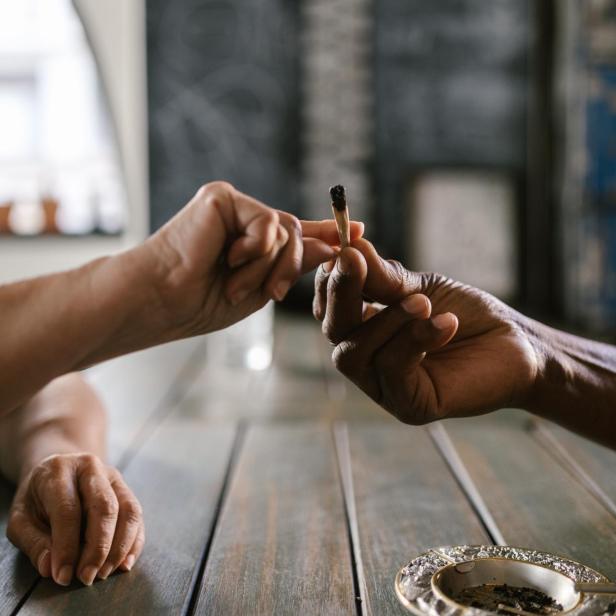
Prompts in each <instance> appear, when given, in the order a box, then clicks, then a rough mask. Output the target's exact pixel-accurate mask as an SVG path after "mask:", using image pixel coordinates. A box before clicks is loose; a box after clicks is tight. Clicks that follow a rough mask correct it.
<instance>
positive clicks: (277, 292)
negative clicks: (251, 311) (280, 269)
mask: <svg viewBox="0 0 616 616" xmlns="http://www.w3.org/2000/svg"><path fill="white" fill-rule="evenodd" d="M290 287H291V285H290V283H289V282H287V281H281V282H279V283H278V284H277V285H276V286H275V287H274V299H275V300H276V301H277V302H281V301H282V300H283V299H284V298H285V297H286V295H287V293H288V292H289V288H290Z"/></svg>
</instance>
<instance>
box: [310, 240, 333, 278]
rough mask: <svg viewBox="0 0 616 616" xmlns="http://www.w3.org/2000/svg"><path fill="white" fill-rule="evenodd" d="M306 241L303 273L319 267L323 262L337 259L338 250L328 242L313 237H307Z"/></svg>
mask: <svg viewBox="0 0 616 616" xmlns="http://www.w3.org/2000/svg"><path fill="white" fill-rule="evenodd" d="M303 243H304V255H303V259H302V269H301V273H302V274H306V273H307V272H311V271H312V270H313V269H315V268H316V267H318V266H319V265H320V264H321V263H326V262H327V261H331V260H332V259H335V258H336V256H337V255H338V251H337V250H336V249H334V248H332V247H331V246H330V245H329V244H326V243H325V242H323V241H322V240H317V239H314V238H312V237H307V238H306V237H305V238H304V239H303Z"/></svg>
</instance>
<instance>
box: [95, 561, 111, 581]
mask: <svg viewBox="0 0 616 616" xmlns="http://www.w3.org/2000/svg"><path fill="white" fill-rule="evenodd" d="M112 571H113V565H111V564H109V563H107V564H106V565H103V566H102V567H101V570H100V571H99V572H98V577H99V578H100V579H101V580H106V579H107V578H108V577H109V575H110V574H111V572H112Z"/></svg>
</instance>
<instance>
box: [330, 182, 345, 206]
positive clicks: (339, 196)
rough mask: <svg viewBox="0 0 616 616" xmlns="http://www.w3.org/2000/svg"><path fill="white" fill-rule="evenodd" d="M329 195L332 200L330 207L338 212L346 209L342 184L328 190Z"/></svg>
mask: <svg viewBox="0 0 616 616" xmlns="http://www.w3.org/2000/svg"><path fill="white" fill-rule="evenodd" d="M329 194H330V196H331V198H332V205H333V206H334V207H335V208H336V209H337V210H339V211H342V210H344V209H345V208H346V205H347V204H346V191H345V190H344V186H342V184H337V185H336V186H332V187H331V188H330V189H329Z"/></svg>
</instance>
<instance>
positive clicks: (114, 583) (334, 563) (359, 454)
mask: <svg viewBox="0 0 616 616" xmlns="http://www.w3.org/2000/svg"><path fill="white" fill-rule="evenodd" d="M275 358H276V359H275V364H274V366H273V367H272V368H271V369H270V370H268V371H265V372H249V371H240V372H234V373H229V371H226V370H225V369H223V368H220V367H216V366H215V365H213V362H211V361H208V358H207V353H206V347H205V340H191V341H185V342H181V343H176V344H173V345H168V346H165V347H160V348H158V349H153V350H150V351H146V352H143V353H138V354H136V355H133V356H130V357H125V358H121V359H118V360H115V361H113V362H109V363H108V364H105V365H103V366H100V367H99V368H97V369H95V370H94V372H93V374H92V379H93V382H94V383H95V384H96V386H97V387H98V388H99V390H100V391H101V394H102V396H103V397H104V399H105V401H106V403H107V405H108V408H109V411H110V415H111V443H110V450H111V451H110V458H111V461H112V462H113V463H114V464H117V465H119V466H120V468H121V469H122V471H123V473H124V474H125V477H126V478H127V480H128V482H129V484H130V485H131V486H132V487H133V489H134V490H135V492H136V493H137V496H138V497H139V498H140V500H141V503H142V504H143V507H144V510H145V515H146V524H147V532H148V540H147V547H146V549H145V551H144V554H143V557H142V558H141V560H140V561H139V563H138V566H136V567H135V569H134V570H133V571H132V572H131V573H130V574H123V575H115V576H113V577H112V578H110V579H109V580H108V581H106V582H97V583H95V584H94V585H93V586H92V587H89V588H86V587H83V586H80V585H78V584H74V585H73V586H72V587H71V588H69V589H63V588H59V587H57V586H55V585H54V584H53V583H51V582H50V581H49V580H41V579H39V578H38V577H37V575H36V574H35V572H34V570H33V568H32V567H31V566H30V564H29V562H28V561H27V560H26V559H25V558H24V557H23V556H21V555H18V553H17V551H16V550H15V549H14V548H13V547H12V546H10V545H9V544H8V542H7V540H6V539H3V540H2V542H1V543H0V614H11V613H19V614H20V615H25V614H28V615H29V614H45V615H47V614H139V615H142V614H143V615H145V614H185V613H196V614H216V615H219V614H223V615H224V614H310V615H312V614H328V615H329V614H400V615H401V614H404V611H403V610H402V608H401V607H400V606H399V604H398V602H397V599H396V597H395V594H394V589H393V580H394V576H395V574H396V572H397V570H398V569H399V568H400V567H401V566H402V565H404V564H405V563H406V562H408V561H409V560H410V559H411V558H413V557H414V556H415V555H417V554H419V553H420V552H422V551H424V550H426V549H427V548H430V547H433V546H439V545H447V544H460V543H490V542H501V543H509V544H512V545H518V546H526V547H532V548H537V549H542V550H549V551H553V552H556V553H559V554H562V555H565V556H569V557H572V558H574V559H577V560H580V561H582V562H584V563H586V564H588V565H590V566H592V567H594V568H596V569H598V570H599V571H601V572H603V573H605V574H606V575H608V576H610V577H613V578H616V472H614V469H616V454H614V453H613V452H611V451H608V450H606V449H603V448H601V447H598V446H596V445H593V444H591V443H589V442H587V441H584V440H582V439H580V438H578V437H575V436H573V435H571V434H569V433H566V432H565V431H563V430H561V429H559V428H556V427H554V426H552V425H547V424H537V423H535V422H533V421H531V420H530V418H529V416H527V415H524V414H522V413H519V412H515V411H504V412H501V413H498V414H493V415H491V416H488V417H484V418H480V419H472V420H458V421H450V422H446V423H444V424H441V425H437V426H433V427H431V428H429V429H426V428H413V427H407V426H403V425H401V424H399V423H397V422H395V421H394V420H392V419H390V418H389V416H387V415H386V414H385V413H384V412H383V411H381V410H380V409H378V408H377V407H376V406H375V405H374V404H372V403H371V402H370V401H369V400H368V399H367V398H365V397H364V396H363V394H361V392H359V391H358V390H356V389H355V388H354V387H353V386H352V385H349V384H347V383H346V382H345V381H344V380H343V379H342V378H340V377H339V376H338V375H337V374H336V372H335V371H334V370H333V368H332V367H331V365H330V361H329V349H328V347H327V345H326V344H325V343H324V341H323V339H322V338H321V335H320V332H319V328H318V326H317V325H316V324H315V323H313V322H311V321H309V320H300V319H291V318H289V317H285V318H282V319H280V318H279V319H278V324H277V336H276V353H275ZM10 498H11V488H10V487H9V486H8V485H6V484H1V485H0V501H1V504H2V507H1V511H2V519H1V522H2V524H3V525H4V524H5V523H6V511H7V508H8V504H9V502H10ZM2 534H4V533H2Z"/></svg>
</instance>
